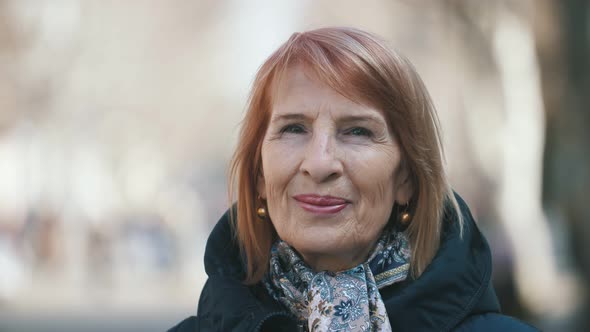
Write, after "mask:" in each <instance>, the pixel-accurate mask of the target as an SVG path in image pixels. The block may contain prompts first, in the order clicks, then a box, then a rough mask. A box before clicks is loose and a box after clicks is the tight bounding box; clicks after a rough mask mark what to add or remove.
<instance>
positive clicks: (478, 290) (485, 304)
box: [199, 195, 499, 331]
mask: <svg viewBox="0 0 590 332" xmlns="http://www.w3.org/2000/svg"><path fill="white" fill-rule="evenodd" d="M455 197H456V198H457V201H458V203H459V206H460V208H461V212H462V214H463V217H464V225H463V234H462V235H461V234H460V229H459V225H458V222H457V215H456V214H455V213H454V212H453V211H452V209H447V211H446V213H445V217H444V223H443V225H444V227H443V233H442V238H441V246H440V248H439V250H438V252H437V254H436V256H435V257H434V259H433V261H432V262H431V263H430V265H429V266H428V267H427V269H426V270H425V271H424V273H423V274H422V275H421V276H420V277H419V278H418V279H415V280H413V279H408V280H405V281H403V282H401V283H397V284H393V285H391V286H389V287H386V288H384V289H382V290H381V294H382V298H383V301H384V303H385V306H386V308H387V312H388V315H389V320H390V322H391V327H392V329H393V330H394V331H395V330H398V329H399V330H408V329H410V330H416V331H422V330H424V331H428V330H436V331H447V330H450V329H452V328H453V327H455V326H456V325H457V324H459V323H460V322H461V321H462V320H464V319H465V318H466V317H467V316H469V315H470V314H475V313H483V312H498V311H499V305H498V301H497V298H496V295H495V293H494V290H493V288H492V286H491V282H490V279H491V272H492V262H491V254H490V249H489V246H488V244H487V242H486V240H485V238H484V237H483V235H482V234H481V233H480V232H479V230H478V228H477V225H476V224H475V221H474V219H473V217H472V216H471V212H470V211H469V208H468V207H467V205H466V204H465V202H464V201H463V200H462V199H461V197H459V196H458V195H455ZM241 257H242V256H241V255H240V251H239V247H238V245H237V241H236V239H235V236H234V235H233V227H232V226H231V225H230V221H229V211H228V212H226V213H225V214H224V215H223V217H222V218H221V219H220V220H219V222H218V223H217V225H216V226H215V228H214V229H213V231H212V233H211V235H210V237H209V239H208V241H207V247H206V251H205V270H206V272H207V274H208V275H209V281H208V282H207V283H208V285H206V287H205V288H204V289H203V292H204V293H206V292H210V291H213V290H214V289H217V290H219V289H220V288H223V289H224V291H226V293H227V295H228V296H219V295H214V294H212V295H211V296H207V294H205V295H206V296H205V297H207V299H205V300H204V299H203V296H201V301H200V303H199V316H201V317H202V316H207V315H215V314H216V312H217V311H221V312H219V313H218V314H219V315H220V316H223V317H232V316H231V315H232V314H235V315H236V317H235V321H236V323H239V324H241V326H243V327H244V328H243V329H241V330H244V331H249V330H255V327H256V326H259V325H260V324H261V323H262V321H264V320H265V319H267V318H269V317H273V316H281V315H282V316H283V317H282V318H283V319H284V318H285V317H286V316H288V314H286V313H284V312H283V313H281V312H277V308H280V305H279V304H278V303H277V302H274V300H272V299H271V298H270V297H269V296H268V295H267V294H265V291H264V289H263V288H264V287H262V288H261V287H259V285H258V286H251V287H248V286H245V285H243V284H242V283H241V282H240V280H242V279H243V278H244V276H245V273H244V263H243V259H242V258H241ZM213 284H214V285H213ZM217 294H219V293H217ZM240 317H241V318H240ZM244 317H247V318H248V319H244ZM245 322H251V323H249V324H246V323H245ZM227 323H229V322H227ZM246 325H247V326H248V327H247V328H246Z"/></svg>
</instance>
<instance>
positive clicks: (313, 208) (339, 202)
mask: <svg viewBox="0 0 590 332" xmlns="http://www.w3.org/2000/svg"><path fill="white" fill-rule="evenodd" d="M293 198H294V199H295V200H296V201H297V203H298V204H299V206H301V208H303V209H304V210H306V211H308V212H312V213H318V214H336V213H338V212H340V211H342V210H343V209H344V208H345V207H346V206H347V205H348V204H349V203H350V202H349V201H347V200H345V199H343V198H340V197H333V196H321V195H315V194H303V195H295V196H293Z"/></svg>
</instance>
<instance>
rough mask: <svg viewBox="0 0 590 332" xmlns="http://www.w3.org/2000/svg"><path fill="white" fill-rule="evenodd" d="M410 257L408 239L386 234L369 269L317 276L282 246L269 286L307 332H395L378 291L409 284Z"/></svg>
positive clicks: (275, 252) (274, 256)
mask: <svg viewBox="0 0 590 332" xmlns="http://www.w3.org/2000/svg"><path fill="white" fill-rule="evenodd" d="M410 254H411V251H410V245H409V241H408V238H407V236H406V234H405V233H403V232H400V231H396V230H393V229H389V230H387V229H386V230H385V231H384V232H383V234H382V236H381V237H380V238H379V240H378V241H377V244H376V246H375V249H374V250H373V251H372V253H371V254H370V255H369V259H368V260H367V261H366V262H365V263H362V264H360V265H358V266H356V267H353V268H351V269H349V270H345V271H341V272H336V273H334V272H330V271H322V272H317V273H316V272H314V271H313V270H312V269H311V268H310V267H309V266H308V265H306V264H305V262H304V261H303V259H302V258H301V257H300V256H299V254H298V253H297V252H296V251H295V250H294V249H293V248H291V247H290V246H289V245H288V244H287V243H286V242H284V241H282V240H278V241H276V242H275V243H274V244H273V246H272V249H271V258H270V270H269V273H268V274H267V277H266V278H265V285H266V289H267V290H268V292H269V294H271V296H273V297H274V298H275V299H276V300H277V301H279V302H281V303H282V304H283V305H284V306H285V307H286V308H288V309H289V311H290V312H291V313H292V314H293V315H295V316H296V317H298V318H299V320H300V321H301V322H302V324H303V325H306V326H307V330H308V331H314V332H316V331H317V332H319V331H322V332H323V331H391V326H390V324H389V318H388V316H387V311H386V310H385V305H384V303H383V300H382V299H381V294H380V293H379V289H381V288H383V287H385V286H388V285H391V284H393V283H395V282H399V281H402V280H404V279H406V277H407V275H408V270H409V266H410V264H409V262H410Z"/></svg>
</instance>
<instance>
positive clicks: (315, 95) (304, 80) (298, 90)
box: [272, 65, 383, 116]
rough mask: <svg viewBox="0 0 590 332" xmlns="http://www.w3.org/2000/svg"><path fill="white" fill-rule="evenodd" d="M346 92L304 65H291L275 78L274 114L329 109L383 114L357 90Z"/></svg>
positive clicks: (339, 111) (342, 111)
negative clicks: (328, 82)
mask: <svg viewBox="0 0 590 332" xmlns="http://www.w3.org/2000/svg"><path fill="white" fill-rule="evenodd" d="M351 90H352V89H351ZM346 92H347V94H346V95H345V94H343V93H341V92H340V91H337V90H335V89H334V88H332V87H331V86H329V85H328V84H326V83H325V82H323V81H322V80H321V79H320V78H318V76H317V75H316V74H315V73H313V71H312V70H310V69H308V68H306V67H305V66H303V65H296V66H291V67H289V68H287V69H286V70H285V71H284V72H283V73H282V74H281V75H280V77H279V78H278V79H277V81H276V84H275V87H274V91H273V98H272V99H273V103H272V115H273V116H274V115H278V114H281V113H285V112H289V113H292V112H301V113H305V112H310V111H318V110H321V109H329V110H336V111H338V112H337V113H342V114H349V113H365V112H371V113H377V114H379V115H381V116H383V114H382V112H381V111H379V110H377V109H376V108H374V107H372V106H371V105H368V103H364V102H361V101H360V98H359V97H355V96H354V95H355V92H354V91H346Z"/></svg>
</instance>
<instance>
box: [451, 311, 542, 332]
mask: <svg viewBox="0 0 590 332" xmlns="http://www.w3.org/2000/svg"><path fill="white" fill-rule="evenodd" d="M453 331H457V332H467V331H481V332H496V331H514V332H538V331H540V330H539V329H537V328H535V327H533V326H532V325H529V324H527V323H524V322H522V321H520V320H518V319H516V318H513V317H510V316H506V315H502V314H499V313H485V314H477V315H471V316H468V317H467V318H465V320H463V321H462V322H461V323H460V324H459V325H458V326H457V327H455V329H454V330H453Z"/></svg>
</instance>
